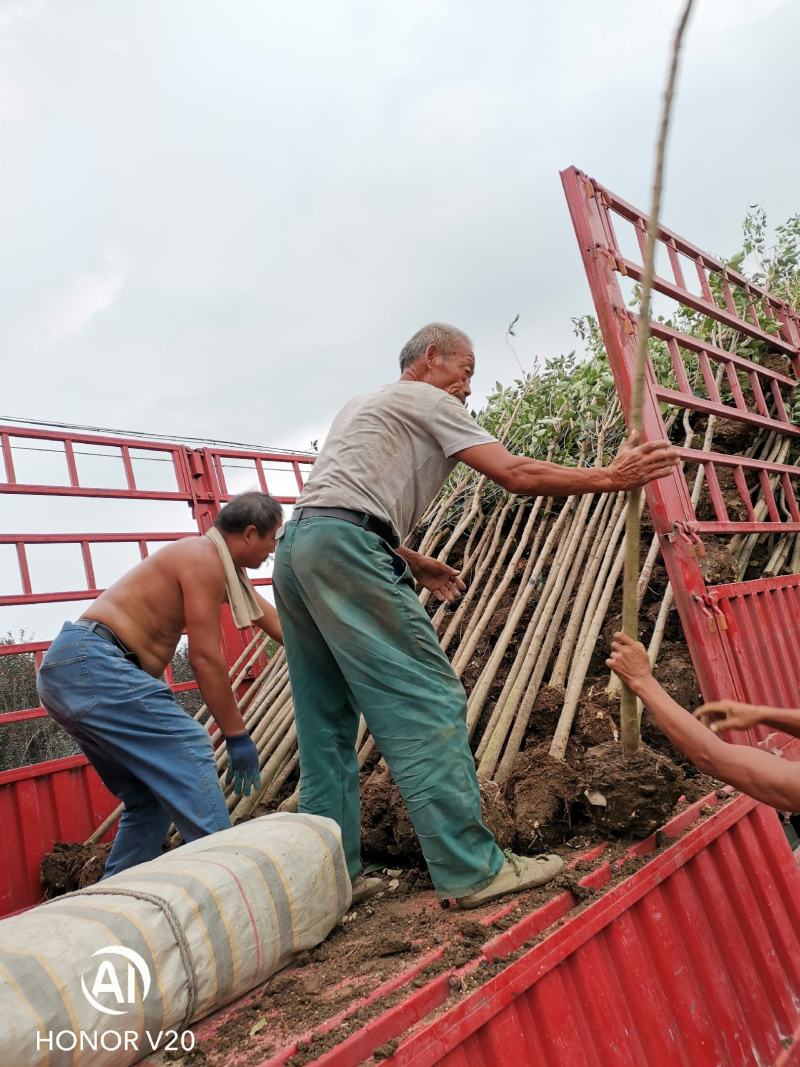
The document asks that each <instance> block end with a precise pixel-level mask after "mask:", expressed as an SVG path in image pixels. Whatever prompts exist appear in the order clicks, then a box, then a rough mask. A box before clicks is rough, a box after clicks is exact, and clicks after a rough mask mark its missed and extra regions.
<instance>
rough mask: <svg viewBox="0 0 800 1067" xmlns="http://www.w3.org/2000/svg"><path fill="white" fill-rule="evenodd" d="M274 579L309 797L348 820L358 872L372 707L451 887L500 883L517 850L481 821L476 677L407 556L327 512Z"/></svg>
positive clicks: (437, 882)
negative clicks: (474, 741)
mask: <svg viewBox="0 0 800 1067" xmlns="http://www.w3.org/2000/svg"><path fill="white" fill-rule="evenodd" d="M273 582H274V588H275V603H276V605H277V608H278V613H279V615H280V620H281V627H282V628H283V638H284V643H285V646H286V655H287V657H288V661H289V676H290V679H291V683H292V694H293V697H294V710H295V720H296V722H297V737H298V743H299V747H300V811H303V812H309V813H311V814H314V815H327V816H328V817H329V818H331V819H335V820H336V822H337V823H338V824H339V826H340V827H341V828H342V838H343V842H344V850H345V855H346V856H347V866H348V870H349V872H350V877H351V879H352V878H354V877H355V876H356V874H358V872H359V870H360V869H361V820H360V809H361V803H360V796H359V787H358V761H357V759H356V752H355V741H356V733H357V730H358V720H359V714H360V713H363V715H364V718H365V720H366V722H367V725H368V727H369V729H370V731H371V733H372V736H373V737H374V738H375V742H376V744H377V746H378V748H379V749H380V751H381V752H382V754H383V756H384V758H385V759H386V762H387V763H388V765H389V769H390V770H391V772H392V776H393V777H394V780H395V781H396V782H397V785H398V787H399V789H400V792H401V793H402V795H403V799H404V800H405V803H406V807H407V809H408V813H409V815H410V817H411V821H412V823H413V824H414V829H415V831H416V833H417V837H418V838H419V842H420V845H421V847H422V852H423V855H424V856H425V861H426V863H427V864H428V870H429V872H430V875H431V878H432V880H433V884H434V886H435V887H436V891H437V893H438V894H439V896H440V897H459V896H465V895H467V894H469V893H474V892H477V890H479V889H482V888H483V886H485V885H488V883H489V882H490V881H491V880H492V878H493V877H494V876H495V874H497V872H498V870H499V869H500V867H501V866H502V863H503V854H502V853H501V851H500V850H499V848H498V847H497V844H496V842H495V840H494V837H493V835H492V834H491V832H490V831H489V830H487V828H486V827H485V826H484V825H483V822H482V821H481V806H480V794H479V792H478V779H477V776H476V774H475V763H474V761H473V758H472V754H471V752H470V749H469V742H468V738H467V729H466V698H465V695H464V689H463V687H462V685H461V683H460V682H459V680H458V679H457V678H456V676H455V674H454V673H453V669H452V667H451V666H450V663H449V661H448V659H447V657H446V656H445V654H444V653H443V652H442V650H441V648H440V646H439V642H438V641H437V639H436V635H435V633H434V631H433V627H432V626H431V624H430V621H429V620H428V616H427V615H426V613H425V610H424V608H423V607H422V605H421V604H420V602H419V599H418V597H417V595H416V592H415V591H414V580H413V578H412V576H411V572H410V571H409V569H408V567H407V566H406V564H405V562H404V561H403V560H402V559H401V558H400V557H399V556H397V555H395V553H393V552H392V551H391V550H390V549H389V547H388V545H387V544H386V542H385V541H383V540H382V539H381V538H380V537H379V536H378V535H377V534H374V533H371V532H370V531H368V530H365V529H364V528H363V527H361V526H356V525H354V524H352V523H349V522H346V521H344V520H343V519H333V518H328V517H327V516H313V517H309V518H307V519H301V520H300V521H299V522H289V523H288V524H287V525H286V528H285V532H284V535H283V537H282V538H281V539H280V541H279V542H278V548H277V551H276V553H275V569H274V572H273Z"/></svg>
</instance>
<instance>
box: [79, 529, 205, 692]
mask: <svg viewBox="0 0 800 1067" xmlns="http://www.w3.org/2000/svg"><path fill="white" fill-rule="evenodd" d="M201 587H203V588H202V591H203V593H204V594H205V595H206V597H207V598H208V600H210V601H213V602H215V603H218V604H222V603H223V601H224V600H225V577H224V573H223V570H222V562H221V561H220V558H219V553H218V552H217V550H216V548H215V547H214V545H213V544H212V543H211V541H209V539H208V538H207V537H186V538H184V539H183V540H181V541H176V542H175V543H174V544H171V545H167V546H166V548H162V549H160V550H159V551H158V552H156V553H155V554H154V555H152V556H150V557H149V558H148V559H145V560H143V561H142V562H141V563H139V564H138V565H137V566H136V567H134V568H133V569H132V570H130V571H128V573H127V574H125V575H123V576H122V578H120V579H119V581H117V582H114V584H113V585H112V586H110V587H109V588H108V589H107V590H106V591H105V592H104V593H102V594H101V595H100V596H99V597H98V598H97V600H95V602H94V603H93V604H92V606H91V607H90V608H87V610H86V611H85V612H84V613H83V615H82V616H81V617H82V618H84V619H90V620H93V621H95V622H102V623H105V625H106V626H109V627H110V628H111V629H112V630H113V631H114V633H115V634H116V635H117V637H119V639H120V641H122V642H123V644H125V645H127V647H128V648H129V649H130V650H131V651H132V652H135V653H136V655H137V656H138V657H139V662H140V663H141V665H142V667H143V669H144V670H146V671H147V673H148V674H152V675H153V677H155V678H158V677H160V675H161V674H163V673H164V668H165V667H166V666H167V664H168V663H170V662H171V660H172V657H173V655H174V654H175V649H176V647H177V644H178V641H179V640H180V637H181V634H182V633H183V630H184V627H185V625H186V608H185V599H186V590H187V588H191V589H192V591H193V592H195V591H198V590H199V589H200V588H201Z"/></svg>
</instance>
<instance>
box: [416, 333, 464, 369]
mask: <svg viewBox="0 0 800 1067" xmlns="http://www.w3.org/2000/svg"><path fill="white" fill-rule="evenodd" d="M459 341H466V342H467V344H469V343H470V339H469V337H467V335H466V334H465V333H464V331H463V330H459V329H458V328H457V327H456V326H448V325H447V323H446V322H430V323H428V325H427V326H423V327H422V329H421V330H417V332H416V333H415V334H414V336H413V337H412V338H411V340H410V341H407V342H406V343H405V345H404V346H403V350H402V352H401V353H400V370H401V371H404V370H405V369H406V367H410V366H411V364H412V363H416V361H417V360H418V359H421V358H422V357H423V356H424V355H425V353H426V352H427V350H428V347H429V346H430V345H436V347H437V348H438V349H439V350H440V351H441V352H442V354H443V355H445V356H449V355H450V354H451V352H452V351H453V349H454V348H455V347H456V345H457V344H458V343H459Z"/></svg>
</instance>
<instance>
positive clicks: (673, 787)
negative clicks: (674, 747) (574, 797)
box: [583, 743, 684, 838]
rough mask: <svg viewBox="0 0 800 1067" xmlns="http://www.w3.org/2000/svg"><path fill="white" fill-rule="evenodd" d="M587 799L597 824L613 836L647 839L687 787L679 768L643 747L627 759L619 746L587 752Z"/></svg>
mask: <svg viewBox="0 0 800 1067" xmlns="http://www.w3.org/2000/svg"><path fill="white" fill-rule="evenodd" d="M583 777H584V779H585V783H586V786H585V790H584V797H585V798H586V803H587V806H588V810H589V812H590V814H591V816H592V819H593V821H594V822H595V824H596V825H597V826H598V827H600V828H601V829H603V830H607V831H610V832H611V833H612V834H626V835H630V836H631V837H636V838H641V837H647V836H648V835H649V834H652V833H653V832H654V831H655V830H657V829H658V828H659V826H662V825H663V823H664V822H665V821H666V820H667V819H668V818H669V816H670V814H671V812H672V809H673V808H674V807H675V805H676V803H677V802H678V798H679V797H680V796H681V794H682V793H683V791H684V779H683V775H682V774H681V771H680V770H679V768H678V767H677V766H676V765H675V764H674V763H673V762H672V760H671V759H668V758H667V757H666V756H664V755H662V754H661V753H658V752H653V751H652V750H651V749H648V748H645V747H644V746H642V748H641V749H639V751H638V752H636V753H634V755H632V756H629V757H627V758H626V757H625V756H623V754H622V751H621V749H620V748H619V746H618V745H616V744H613V743H612V744H607V745H598V746H597V747H596V748H590V749H589V750H588V751H587V752H585V753H584V756H583Z"/></svg>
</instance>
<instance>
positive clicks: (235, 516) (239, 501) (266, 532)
mask: <svg viewBox="0 0 800 1067" xmlns="http://www.w3.org/2000/svg"><path fill="white" fill-rule="evenodd" d="M282 522H283V508H282V507H281V506H280V504H279V503H278V501H277V500H276V499H275V497H273V496H268V495H267V494H266V493H240V494H239V496H235V497H234V498H233V500H231V501H229V502H228V503H227V504H226V505H225V507H224V508H222V509H221V510H220V513H219V515H217V518H216V521H215V522H214V525H215V526H216V528H217V529H218V530H219V531H220V533H222V534H223V535H224V537H225V540H226V541H227V543H228V548H229V549H230V553H231V557H232V559H233V561H234V563H236V564H238V566H240V567H250V568H256V567H260V566H261V564H262V563H263V562H264V560H265V559H266V558H267V556H270V555H271V554H272V553H273V552H274V551H275V534H276V533H277V531H278V527H279V526H280V525H281V523H282Z"/></svg>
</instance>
